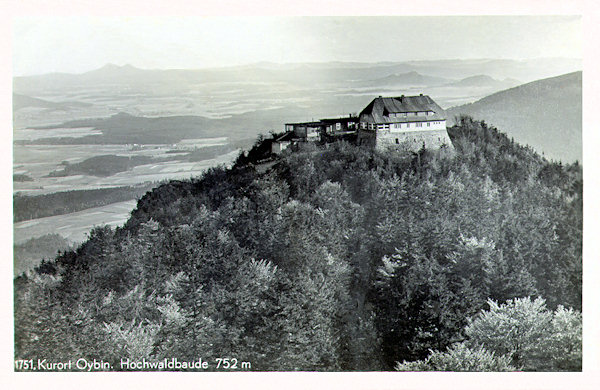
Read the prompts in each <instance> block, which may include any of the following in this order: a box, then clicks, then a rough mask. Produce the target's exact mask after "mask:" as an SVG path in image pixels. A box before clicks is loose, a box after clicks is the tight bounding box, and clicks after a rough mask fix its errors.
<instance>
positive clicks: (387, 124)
mask: <svg viewBox="0 0 600 390" xmlns="http://www.w3.org/2000/svg"><path fill="white" fill-rule="evenodd" d="M285 130H286V133H285V134H284V135H282V136H281V137H279V138H277V139H275V140H273V142H272V144H271V151H272V152H273V153H281V152H282V151H283V150H284V149H286V148H287V147H289V146H290V145H292V144H295V143H298V142H309V141H323V142H330V141H331V140H334V139H340V138H342V137H344V136H347V135H349V134H356V140H357V143H358V144H359V145H367V146H370V147H374V148H376V149H378V150H385V149H389V148H403V149H406V150H412V151H417V150H419V149H421V148H422V147H425V148H427V149H438V148H441V147H449V148H451V147H452V142H451V141H450V138H449V137H448V132H447V130H446V114H445V112H444V110H443V109H442V108H441V107H440V106H439V105H438V104H437V103H436V102H434V101H433V99H432V98H430V97H429V96H427V95H423V94H421V95H419V96H404V95H402V96H400V97H382V96H379V97H378V98H375V99H373V101H372V102H371V103H369V105H367V107H365V109H364V110H362V111H361V113H360V115H359V116H358V117H356V116H352V115H349V116H347V117H340V118H327V119H321V120H319V121H312V122H300V123H286V124H285Z"/></svg>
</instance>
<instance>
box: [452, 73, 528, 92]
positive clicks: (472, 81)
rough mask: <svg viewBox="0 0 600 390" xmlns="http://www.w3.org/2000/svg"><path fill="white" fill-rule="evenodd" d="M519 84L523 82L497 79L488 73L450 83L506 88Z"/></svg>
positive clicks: (458, 85)
mask: <svg viewBox="0 0 600 390" xmlns="http://www.w3.org/2000/svg"><path fill="white" fill-rule="evenodd" d="M519 84H522V83H521V82H520V81H519V80H516V79H511V78H506V79H504V80H496V79H494V78H493V77H490V76H488V75H484V74H479V75H475V76H471V77H467V78H464V79H462V80H459V81H456V82H453V83H450V84H448V86H452V87H486V88H498V89H506V88H512V87H515V86H517V85H519Z"/></svg>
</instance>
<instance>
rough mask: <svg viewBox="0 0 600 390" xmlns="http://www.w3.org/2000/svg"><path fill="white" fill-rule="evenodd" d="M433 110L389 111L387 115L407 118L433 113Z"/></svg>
mask: <svg viewBox="0 0 600 390" xmlns="http://www.w3.org/2000/svg"><path fill="white" fill-rule="evenodd" d="M433 114H434V112H433V111H414V112H390V113H389V114H388V116H395V117H403V118H407V117H409V116H418V115H433ZM384 115H385V113H384Z"/></svg>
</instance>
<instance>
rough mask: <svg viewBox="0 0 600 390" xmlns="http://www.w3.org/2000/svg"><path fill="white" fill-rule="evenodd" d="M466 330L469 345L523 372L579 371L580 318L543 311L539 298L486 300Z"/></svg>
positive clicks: (561, 310)
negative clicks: (485, 307)
mask: <svg viewBox="0 0 600 390" xmlns="http://www.w3.org/2000/svg"><path fill="white" fill-rule="evenodd" d="M488 304H489V306H490V310H489V311H482V312H481V313H480V314H479V315H478V316H476V317H475V319H473V320H472V321H470V323H469V325H468V326H467V327H466V329H465V334H466V335H467V337H468V342H467V343H468V345H469V346H471V347H473V346H478V345H483V346H484V347H485V348H486V349H488V350H489V351H492V352H494V353H496V354H497V355H507V356H510V358H511V364H512V365H513V366H515V367H517V368H518V369H522V370H526V371H559V370H565V369H566V370H577V369H581V315H580V314H579V313H577V312H575V311H573V310H565V309H564V308H562V307H559V308H558V309H557V310H556V312H552V311H549V310H548V309H547V308H546V302H545V300H544V299H542V298H537V299H535V300H531V299H530V298H529V297H527V298H515V299H511V300H508V301H507V302H506V303H504V304H500V305H499V304H498V303H496V302H494V301H492V300H489V301H488Z"/></svg>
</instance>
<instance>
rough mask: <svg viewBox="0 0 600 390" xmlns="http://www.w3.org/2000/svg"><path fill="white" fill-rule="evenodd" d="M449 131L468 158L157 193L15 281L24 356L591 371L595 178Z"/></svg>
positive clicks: (204, 183)
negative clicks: (587, 209)
mask: <svg viewBox="0 0 600 390" xmlns="http://www.w3.org/2000/svg"><path fill="white" fill-rule="evenodd" d="M449 134H450V136H451V139H452V141H453V144H454V146H455V150H454V151H451V150H439V151H421V152H420V153H418V154H403V153H400V152H390V153H379V152H375V151H372V150H368V149H364V148H360V147H356V146H353V145H351V144H348V143H334V144H330V145H329V147H327V148H319V147H317V146H316V145H309V146H307V147H305V148H303V149H301V150H299V151H296V152H293V153H289V154H285V155H284V156H282V157H281V158H280V159H279V160H278V161H277V163H276V164H275V165H274V166H273V168H272V169H270V170H268V171H266V172H264V173H258V172H257V171H256V170H255V169H254V168H253V167H252V166H251V165H246V164H243V165H241V164H238V166H236V167H234V168H232V169H230V170H226V169H224V168H214V169H211V170H209V171H208V172H207V173H206V174H205V175H204V176H203V177H201V178H198V179H196V180H191V181H175V182H171V183H169V184H165V185H162V186H160V187H158V188H157V189H155V190H153V191H152V192H149V193H148V194H146V195H145V196H144V197H143V198H142V199H141V200H140V201H139V203H138V205H137V208H136V210H135V211H134V212H133V213H132V216H131V218H130V220H129V221H128V222H127V224H126V225H125V227H124V228H122V229H117V230H116V231H113V230H111V229H110V228H108V227H105V228H97V229H96V230H94V231H93V232H92V233H91V235H90V238H89V240H88V241H87V242H86V243H84V244H82V245H81V246H80V247H79V248H78V249H77V250H75V251H73V252H67V253H65V254H62V255H60V256H59V257H57V259H56V260H55V261H52V262H47V263H43V264H42V265H41V266H40V267H39V268H38V269H37V272H35V273H30V274H28V275H26V276H22V277H20V278H18V279H16V281H15V305H16V313H15V320H16V324H15V326H16V332H15V334H16V341H15V342H16V349H15V355H16V358H19V359H37V358H38V357H41V356H43V357H44V358H46V359H48V360H49V361H50V360H54V361H59V360H60V359H64V358H65V357H67V356H81V357H85V358H88V359H90V360H91V359H94V358H95V359H102V360H103V361H107V362H110V363H111V364H112V369H114V370H119V369H125V368H123V367H121V366H120V365H119V362H120V359H122V358H129V359H132V360H142V359H146V360H147V361H151V362H160V361H162V360H163V359H165V358H168V359H171V358H177V359H179V360H180V361H191V360H198V358H202V359H203V360H207V361H209V362H210V364H211V369H216V367H215V365H214V359H215V358H218V357H223V356H230V357H236V358H237V359H239V360H240V361H244V362H250V363H251V369H253V370H318V371H331V370H390V369H393V368H396V369H399V370H470V371H474V370H475V371H476V370H488V371H506V370H581V313H580V310H581V298H582V297H581V279H582V274H581V243H582V178H581V166H580V165H577V164H573V165H561V164H558V163H551V162H548V161H546V160H545V159H544V158H542V157H540V156H539V155H538V154H536V153H535V152H534V151H533V150H532V149H529V148H526V147H522V146H520V145H518V144H516V143H514V142H512V141H511V140H510V139H509V138H508V137H506V136H505V135H504V134H502V133H500V132H498V131H497V130H496V129H493V128H490V127H488V126H486V125H485V124H484V123H480V122H473V121H472V120H470V119H469V118H462V120H461V121H460V123H459V124H458V126H456V127H454V128H452V129H450V131H449ZM538 297H539V299H538ZM515 318H518V320H517V321H518V323H519V327H520V329H522V330H523V332H513V333H511V332H507V331H506V329H509V328H510V327H512V326H514V324H512V323H511V322H510V321H514V319H515ZM507 321H508V322H507ZM447 348H448V349H447ZM430 351H433V352H430ZM403 362H404V363H403ZM245 368H246V369H248V368H250V367H248V366H247V365H246V366H245Z"/></svg>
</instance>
